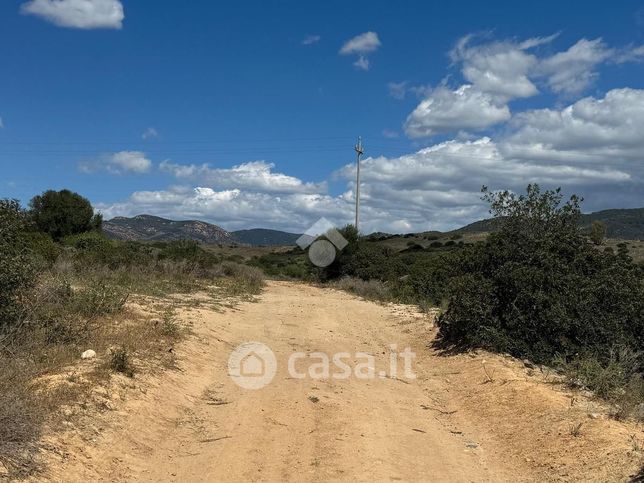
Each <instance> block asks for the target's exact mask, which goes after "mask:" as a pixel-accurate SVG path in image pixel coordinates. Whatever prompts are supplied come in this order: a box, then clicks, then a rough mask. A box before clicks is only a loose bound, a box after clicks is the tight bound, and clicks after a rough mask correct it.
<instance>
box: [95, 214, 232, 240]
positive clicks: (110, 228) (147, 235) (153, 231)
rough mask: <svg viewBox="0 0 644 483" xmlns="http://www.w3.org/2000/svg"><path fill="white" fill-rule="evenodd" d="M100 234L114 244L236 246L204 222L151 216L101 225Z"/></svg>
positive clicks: (214, 226)
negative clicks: (190, 242)
mask: <svg viewBox="0 0 644 483" xmlns="http://www.w3.org/2000/svg"><path fill="white" fill-rule="evenodd" d="M103 232H104V233H105V234H106V235H107V236H108V237H110V238H113V239H115V240H147V241H171V240H184V239H187V240H196V241H200V242H202V243H236V241H235V240H234V239H233V236H232V235H231V234H230V233H229V232H227V231H226V230H224V229H223V228H220V227H218V226H217V225H211V224H210V223H206V222H204V221H197V220H187V221H172V220H166V219H165V218H160V217H158V216H151V215H138V216H135V217H134V218H125V217H117V218H112V219H111V220H109V221H105V222H104V223H103Z"/></svg>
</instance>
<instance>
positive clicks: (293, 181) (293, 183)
mask: <svg viewBox="0 0 644 483" xmlns="http://www.w3.org/2000/svg"><path fill="white" fill-rule="evenodd" d="M159 167H160V169H161V170H162V171H165V172H166V173H170V174H172V175H174V176H175V177H176V178H179V179H184V180H192V181H195V182H199V183H202V184H209V185H212V186H215V187H217V188H246V189H252V190H256V191H261V192H269V193H322V192H324V191H326V189H327V186H326V183H305V182H303V181H302V180H300V179H298V178H295V177H293V176H288V175H286V174H282V173H274V172H273V168H275V165H274V164H273V163H266V162H265V161H253V162H249V163H243V164H239V165H237V166H233V167H232V168H211V167H210V166H208V165H207V164H203V165H200V166H197V165H194V164H190V165H181V164H174V163H171V162H169V161H164V162H163V163H161V165H160V166H159Z"/></svg>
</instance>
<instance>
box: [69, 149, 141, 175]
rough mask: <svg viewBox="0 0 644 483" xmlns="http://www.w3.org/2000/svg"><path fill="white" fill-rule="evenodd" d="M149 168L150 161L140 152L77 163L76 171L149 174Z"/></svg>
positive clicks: (121, 152) (117, 154)
mask: <svg viewBox="0 0 644 483" xmlns="http://www.w3.org/2000/svg"><path fill="white" fill-rule="evenodd" d="M151 168H152V161H150V160H149V159H148V158H147V157H146V156H145V153H142V152H141V151H119V152H117V153H112V154H105V155H102V156H100V157H99V159H95V160H90V161H82V162H80V163H78V170H79V171H80V172H81V173H85V174H90V173H95V172H97V171H102V170H105V171H107V172H109V173H111V174H128V173H135V174H142V173H147V172H149V171H150V169H151Z"/></svg>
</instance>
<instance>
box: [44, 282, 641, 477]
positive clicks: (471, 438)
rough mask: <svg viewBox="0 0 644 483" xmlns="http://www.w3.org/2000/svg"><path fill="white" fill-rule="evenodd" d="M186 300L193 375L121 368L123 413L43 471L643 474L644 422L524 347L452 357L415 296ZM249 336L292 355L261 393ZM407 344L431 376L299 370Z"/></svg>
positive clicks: (118, 384) (113, 394) (70, 433)
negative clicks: (578, 388)
mask: <svg viewBox="0 0 644 483" xmlns="http://www.w3.org/2000/svg"><path fill="white" fill-rule="evenodd" d="M182 310H183V311H182V313H181V318H182V320H183V321H184V322H186V323H188V322H189V323H191V324H192V329H193V331H194V335H193V336H190V337H189V339H188V340H187V341H185V342H183V343H182V344H181V345H180V346H179V347H176V348H175V349H174V350H175V353H176V354H177V357H178V370H174V371H168V372H165V373H163V374H160V375H156V376H148V377H147V378H146V377H144V378H137V379H134V380H133V381H132V380H129V381H128V380H127V379H126V378H121V379H119V378H116V379H115V380H114V383H113V384H114V387H111V388H108V389H106V390H105V391H104V392H105V394H104V397H105V398H106V399H107V400H108V401H107V403H106V406H107V407H108V408H109V410H108V411H106V412H104V413H102V414H101V415H97V416H96V419H95V421H94V422H93V424H92V425H90V426H87V425H85V426H83V425H82V424H80V423H77V424H76V425H74V424H72V423H70V425H69V426H70V427H69V429H68V430H67V431H66V432H65V433H64V434H63V435H62V436H57V437H55V438H53V437H52V438H50V440H49V441H48V445H49V447H50V449H51V452H50V454H49V455H48V457H47V459H48V463H49V470H48V471H47V473H46V474H45V475H44V476H43V479H45V480H56V481H87V480H98V481H248V480H250V481H329V480H330V481H340V480H343V481H344V480H346V481H463V482H466V481H467V482H474V481H476V482H479V481H628V478H629V475H632V474H633V473H635V472H636V468H637V467H638V465H640V464H641V462H642V460H641V458H642V455H641V444H642V441H643V440H644V434H643V432H642V428H641V427H637V426H635V425H634V424H626V423H621V422H616V421H613V420H611V419H609V418H607V417H606V415H605V414H604V410H603V409H602V408H601V407H600V406H598V405H597V404H596V403H594V402H592V401H591V400H589V399H587V398H585V397H584V396H582V395H573V394H571V393H569V392H567V391H566V390H564V389H563V388H562V387H561V386H560V385H556V384H552V383H551V382H552V376H550V375H549V374H547V373H546V374H544V373H543V372H542V371H540V370H539V369H536V370H535V369H530V368H526V367H525V366H524V365H523V363H521V362H520V361H516V360H513V359H511V358H509V357H502V356H496V355H490V354H485V353H477V354H462V355H456V356H442V355H440V354H439V353H437V352H436V351H434V350H433V349H431V347H430V343H431V340H432V338H433V337H434V335H435V329H433V328H432V323H431V320H430V319H429V318H428V317H427V316H422V315H421V314H417V313H414V312H413V310H411V309H410V308H409V307H404V306H393V305H389V306H384V305H378V304H374V303H370V302H366V301H362V300H360V299H358V298H355V297H353V296H351V295H348V294H346V293H343V292H338V291H334V290H330V289H321V288H316V287H311V286H307V285H302V284H294V283H285V282H271V283H270V284H269V286H268V288H267V289H266V291H265V293H264V294H263V295H262V296H261V297H260V300H259V302H257V303H244V304H241V305H240V306H239V307H238V308H237V309H235V310H228V311H226V312H224V313H218V312H215V311H212V310H209V309H205V308H192V309H189V308H185V309H182ZM247 341H259V342H262V343H264V344H266V345H267V346H269V347H270V348H271V349H272V350H273V352H274V353H275V356H276V359H277V373H276V376H275V378H274V379H273V381H272V382H271V383H270V384H268V385H267V386H266V387H264V388H262V389H259V390H248V389H242V388H241V387H239V386H238V385H237V384H235V382H233V381H232V380H231V378H230V377H229V376H228V365H227V364H228V357H229V355H230V352H231V350H233V349H234V348H235V347H236V346H237V345H238V344H241V343H243V342H247ZM392 344H396V345H397V347H398V350H402V349H404V348H405V347H410V348H411V349H412V350H413V351H414V352H415V353H416V359H415V360H414V361H413V366H412V367H413V371H414V372H415V374H416V376H417V377H416V379H406V378H404V377H403V375H402V374H401V373H402V363H400V364H399V374H398V377H396V378H394V377H383V378H381V377H375V378H372V379H368V380H365V379H358V378H356V377H355V376H354V377H351V378H349V379H337V378H333V377H330V378H328V379H325V380H314V379H312V378H310V377H305V378H303V379H299V378H294V377H292V375H290V374H289V371H288V369H287V367H288V363H287V361H288V358H289V356H290V355H291V354H292V353H293V352H303V353H304V354H311V353H314V352H323V353H326V354H328V355H329V356H332V355H333V354H335V353H338V352H348V353H350V354H352V355H353V356H354V357H352V358H350V359H347V362H348V363H349V365H351V366H354V365H355V364H356V363H358V362H360V361H361V359H360V358H359V357H355V355H356V353H357V352H365V353H370V354H372V355H373V356H374V357H375V360H376V368H377V369H378V371H379V370H381V369H386V370H389V371H390V365H389V361H390V352H391V351H390V346H391V345H392ZM315 361H318V360H317V359H315ZM315 361H314V360H313V359H310V358H309V359H303V360H300V361H299V362H298V365H297V367H298V370H300V371H302V372H303V371H305V369H306V367H307V366H310V364H311V363H313V362H315ZM331 370H332V372H338V370H337V369H336V368H334V366H333V365H332V366H331ZM378 371H377V372H378ZM579 423H581V426H580V428H579V430H578V431H574V430H573V429H574V428H575V427H577V426H578V424H579ZM638 445H639V446H638Z"/></svg>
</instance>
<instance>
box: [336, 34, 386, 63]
mask: <svg viewBox="0 0 644 483" xmlns="http://www.w3.org/2000/svg"><path fill="white" fill-rule="evenodd" d="M380 45H381V43H380V39H379V38H378V34H377V33H375V32H365V33H363V34H360V35H357V36H355V37H353V38H352V39H350V40H347V41H346V42H345V43H344V45H343V46H342V48H341V49H340V55H357V56H358V57H357V59H356V60H355V62H354V63H353V66H354V67H355V68H356V69H359V70H364V71H367V70H369V68H370V67H371V64H370V63H369V59H368V58H367V54H370V53H372V52H375V51H376V50H378V48H379V47H380Z"/></svg>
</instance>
